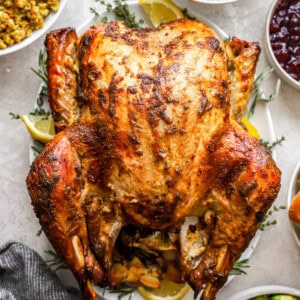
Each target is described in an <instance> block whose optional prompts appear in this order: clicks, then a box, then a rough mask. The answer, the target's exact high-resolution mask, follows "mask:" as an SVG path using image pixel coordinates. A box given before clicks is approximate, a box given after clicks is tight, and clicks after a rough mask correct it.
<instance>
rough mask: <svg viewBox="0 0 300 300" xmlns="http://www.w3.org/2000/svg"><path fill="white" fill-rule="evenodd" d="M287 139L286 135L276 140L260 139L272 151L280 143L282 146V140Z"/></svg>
mask: <svg viewBox="0 0 300 300" xmlns="http://www.w3.org/2000/svg"><path fill="white" fill-rule="evenodd" d="M283 141H285V137H284V136H282V137H281V138H278V139H276V140H275V141H274V142H269V141H265V140H263V139H261V140H260V142H261V143H262V144H263V145H264V146H265V147H266V148H267V149H269V151H270V152H271V153H272V151H273V149H274V148H275V147H276V146H278V145H280V146H282V142H283Z"/></svg>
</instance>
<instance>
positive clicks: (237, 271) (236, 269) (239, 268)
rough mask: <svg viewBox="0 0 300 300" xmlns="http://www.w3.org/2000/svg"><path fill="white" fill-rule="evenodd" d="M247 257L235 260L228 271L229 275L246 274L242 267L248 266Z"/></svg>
mask: <svg viewBox="0 0 300 300" xmlns="http://www.w3.org/2000/svg"><path fill="white" fill-rule="evenodd" d="M248 262H249V259H248V258H245V259H241V260H238V261H236V262H235V264H234V266H233V268H232V269H231V271H230V275H241V274H247V273H246V271H245V270H244V269H246V268H250V266H249V265H248Z"/></svg>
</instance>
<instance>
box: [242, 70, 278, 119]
mask: <svg viewBox="0 0 300 300" xmlns="http://www.w3.org/2000/svg"><path fill="white" fill-rule="evenodd" d="M272 72H273V68H271V67H267V68H266V69H265V70H264V71H263V72H262V73H261V74H259V75H258V76H257V77H256V79H255V80H254V83H253V89H252V94H251V98H252V99H253V100H252V104H251V106H250V108H249V110H248V111H247V113H246V116H247V118H248V119H249V118H250V117H251V116H252V115H253V114H254V111H255V107H256V105H257V104H258V103H267V102H270V101H272V100H274V99H275V98H276V97H277V96H278V94H279V89H280V85H281V81H280V79H278V80H277V83H276V86H275V91H274V92H273V93H272V94H270V95H269V97H265V95H264V91H263V90H262V89H261V84H262V82H263V81H265V80H266V79H267V78H268V77H269V76H270V75H271V73H272Z"/></svg>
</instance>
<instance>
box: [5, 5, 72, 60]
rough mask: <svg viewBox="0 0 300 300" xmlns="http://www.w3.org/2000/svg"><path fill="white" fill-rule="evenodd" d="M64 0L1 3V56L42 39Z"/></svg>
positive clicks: (61, 8)
mask: <svg viewBox="0 0 300 300" xmlns="http://www.w3.org/2000/svg"><path fill="white" fill-rule="evenodd" d="M66 2H67V0H47V1H35V0H34V1H32V0H30V1H29V0H6V1H1V3H0V20H1V22H0V56H1V55H6V54H9V53H13V52H15V51H17V50H20V49H22V48H24V47H26V46H28V45H29V44H31V43H32V42H34V41H35V40H37V39H38V38H39V37H41V36H42V35H43V34H44V33H45V32H46V31H47V30H48V29H49V28H50V27H51V26H52V25H53V23H54V22H55V21H56V20H57V18H58V17H59V15H60V14H61V12H62V10H63V8H64V6H65V4H66Z"/></svg>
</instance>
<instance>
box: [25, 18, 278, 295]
mask: <svg viewBox="0 0 300 300" xmlns="http://www.w3.org/2000/svg"><path fill="white" fill-rule="evenodd" d="M70 45H72V46H70ZM75 45H76V47H75ZM230 45H231V46H230ZM46 47H47V51H48V72H49V73H48V74H49V99H50V104H51V108H52V110H53V113H54V116H55V117H56V125H57V128H58V129H60V128H63V127H66V129H65V130H63V131H62V132H60V133H59V134H58V135H56V136H55V138H54V139H53V141H51V142H49V143H48V144H47V145H46V147H45V149H44V151H43V152H42V153H41V154H40V155H39V156H38V157H37V159H36V160H35V161H34V162H33V164H32V167H31V170H30V173H29V175H28V178H27V186H28V190H29V194H30V196H31V199H32V203H33V206H34V208H35V211H36V214H37V216H38V217H39V219H40V222H41V224H42V227H43V229H44V231H45V233H46V234H47V236H48V238H49V240H50V241H51V243H52V244H53V246H54V248H55V249H56V251H57V252H58V254H59V255H61V257H62V258H63V259H64V260H65V261H66V262H67V263H68V264H69V266H70V268H71V269H72V270H73V272H74V274H75V276H76V277H77V279H78V280H79V282H80V284H81V287H82V290H83V292H84V295H85V297H86V299H89V298H90V299H95V295H94V293H93V291H92V286H91V283H92V282H96V283H99V284H100V285H102V286H118V285H119V284H120V283H121V282H129V283H133V284H137V285H146V286H149V287H157V286H158V285H159V280H160V279H162V278H170V279H172V280H175V281H183V280H187V281H188V282H189V283H190V285H191V286H192V287H193V289H194V291H195V298H196V297H197V295H198V294H199V293H200V292H201V291H202V290H203V293H202V294H201V299H208V300H212V299H215V295H216V293H217V291H218V290H219V289H220V288H221V287H222V286H223V285H224V283H225V282H226V280H227V276H228V274H229V272H230V270H231V268H232V266H233V264H234V262H235V261H236V260H237V259H238V258H239V256H240V255H241V253H242V252H243V251H244V249H245V248H246V247H247V246H248V245H249V242H250V241H251V239H252V238H253V236H254V234H255V232H256V231H257V229H258V227H259V225H260V223H261V221H262V218H263V216H264V214H265V213H266V211H267V210H268V209H269V207H270V206H271V205H272V203H273V201H274V199H275V198H276V196H277V193H278V191H279V188H280V171H279V170H278V168H277V167H276V165H275V163H274V161H273V160H272V157H271V155H270V153H269V152H268V151H267V150H266V149H265V148H264V147H263V146H262V145H261V144H260V143H259V142H258V141H257V140H256V139H254V138H252V137H251V136H249V135H248V133H247V132H245V131H244V129H243V128H242V127H241V126H240V125H239V124H238V123H237V121H236V120H235V117H234V116H233V114H232V112H231V106H233V105H235V107H237V109H236V110H235V112H236V114H237V116H238V117H239V116H240V114H241V112H242V111H244V110H245V107H246V105H247V101H248V98H249V91H250V90H251V88H252V84H253V76H254V73H255V66H256V62H257V59H258V54H259V48H258V47H257V45H256V44H252V43H248V42H245V41H240V40H238V39H236V38H235V39H233V40H232V42H228V43H226V54H225V50H224V48H223V44H222V42H221V41H220V40H219V39H218V37H217V36H216V35H215V33H214V32H213V31H212V30H211V29H210V28H208V27H207V26H205V25H204V24H202V23H200V22H196V21H190V20H181V21H175V22H173V23H171V24H167V25H163V26H161V27H160V28H158V29H156V30H151V29H139V30H133V29H128V28H126V27H125V26H124V25H123V24H122V23H120V22H116V23H111V24H102V25H98V26H94V27H91V28H90V29H89V30H88V31H87V32H86V33H85V34H84V35H83V37H81V38H80V39H78V41H77V37H76V36H75V35H74V33H73V31H72V30H70V29H62V30H58V31H55V32H52V33H50V34H49V35H48V37H47V39H46ZM70 47H71V48H73V47H75V48H76V50H77V51H76V52H74V51H72V52H71V56H72V61H73V63H74V64H76V62H78V65H76V66H74V68H73V69H72V68H70V66H66V65H67V62H66V61H70V57H69V56H68V55H67V56H66V57H65V56H63V55H62V54H63V53H64V52H65V51H67V53H70V52H69V51H68V50H67V49H69V48H70ZM230 47H232V49H233V48H234V49H235V50H234V51H233V50H232V49H231V48H230ZM57 49H60V50H59V51H58V50H57ZM237 49H238V50H237ZM249 53H252V54H251V55H249ZM64 57H65V58H64ZM228 59H229V60H228ZM55 64H57V66H55ZM227 65H228V66H235V67H234V68H231V67H230V68H231V71H230V74H228V73H229V72H228V70H227ZM58 69H59V70H60V71H61V72H60V75H59V76H58V72H57V70H58ZM70 69H72V70H75V72H69V71H70ZM76 70H78V72H77V71H76ZM233 70H234V71H233ZM245 70H246V71H245ZM241 73H243V75H241ZM247 74H248V75H247ZM72 76H73V77H72ZM76 80H78V81H76ZM67 82H69V83H70V82H71V83H72V84H71V85H69V84H67ZM232 86H234V89H233V88H232ZM57 87H59V93H58V92H57V91H58V89H57ZM70 87H71V89H70ZM74 89H76V91H75V90H74ZM243 93H244V94H243ZM231 95H232V98H231ZM243 95H244V96H243ZM66 99H67V100H66ZM76 100H77V101H79V103H80V104H81V105H79V104H77V103H76ZM68 105H70V111H68V110H66V112H65V108H67V107H68ZM230 105H231V106H230ZM65 116H68V117H65ZM162 236H164V237H166V236H167V240H168V241H167V242H166V240H165V238H162ZM162 241H163V242H162ZM133 248H134V249H136V248H140V249H143V251H144V250H145V249H148V250H152V252H153V251H154V252H155V253H156V254H157V256H155V258H154V259H153V257H152V260H151V263H149V262H150V260H149V259H148V262H147V264H144V263H143V261H142V259H141V258H140V257H139V256H138V255H137V256H131V257H129V256H128V255H127V254H128V253H127V252H126V251H127V250H128V249H133ZM170 254H171V255H170ZM170 257H173V258H170Z"/></svg>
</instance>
